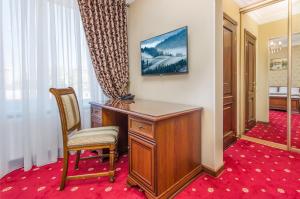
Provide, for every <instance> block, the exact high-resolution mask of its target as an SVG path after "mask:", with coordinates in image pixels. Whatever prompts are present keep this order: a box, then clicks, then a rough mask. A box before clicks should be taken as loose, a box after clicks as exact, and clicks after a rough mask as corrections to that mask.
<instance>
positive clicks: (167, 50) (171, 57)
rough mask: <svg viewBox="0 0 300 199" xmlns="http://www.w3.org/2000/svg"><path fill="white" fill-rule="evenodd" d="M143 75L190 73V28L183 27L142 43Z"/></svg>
mask: <svg viewBox="0 0 300 199" xmlns="http://www.w3.org/2000/svg"><path fill="white" fill-rule="evenodd" d="M141 68H142V75H162V74H178V73H187V72H188V28H187V27H183V28H179V29H177V30H174V31H171V32H168V33H165V34H163V35H159V36H156V37H153V38H151V39H147V40H145V41H142V42H141Z"/></svg>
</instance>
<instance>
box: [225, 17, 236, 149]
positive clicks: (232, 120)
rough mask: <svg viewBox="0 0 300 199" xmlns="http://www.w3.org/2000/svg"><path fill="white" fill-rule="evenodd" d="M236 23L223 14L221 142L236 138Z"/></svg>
mask: <svg viewBox="0 0 300 199" xmlns="http://www.w3.org/2000/svg"><path fill="white" fill-rule="evenodd" d="M236 30H237V23H236V22H235V21H234V20H232V19H231V18H230V17H229V16H227V15H226V14H224V21H223V142H224V148H227V147H228V146H229V145H231V144H232V143H233V142H234V141H235V140H236V75H237V73H236V66H237V65H236V63H237V41H236Z"/></svg>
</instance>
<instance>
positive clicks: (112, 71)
mask: <svg viewBox="0 0 300 199" xmlns="http://www.w3.org/2000/svg"><path fill="white" fill-rule="evenodd" d="M78 4H79V8H80V13H81V18H82V22H83V26H84V30H85V34H86V38H87V43H88V46H89V50H90V54H91V57H92V61H93V65H94V69H95V73H96V76H97V79H98V82H99V83H100V85H101V88H102V89H103V91H104V93H105V94H106V95H107V96H109V97H112V98H118V97H120V96H124V95H125V94H127V85H128V81H129V68H128V42H127V11H126V3H125V0H78Z"/></svg>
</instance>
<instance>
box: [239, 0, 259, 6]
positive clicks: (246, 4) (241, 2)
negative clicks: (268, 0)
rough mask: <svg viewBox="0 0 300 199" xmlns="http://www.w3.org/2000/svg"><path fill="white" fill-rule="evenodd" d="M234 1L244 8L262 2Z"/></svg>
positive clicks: (256, 0) (251, 0)
mask: <svg viewBox="0 0 300 199" xmlns="http://www.w3.org/2000/svg"><path fill="white" fill-rule="evenodd" d="M234 1H235V2H236V3H237V4H238V5H239V6H240V7H241V8H242V7H245V6H249V5H251V4H254V3H257V2H260V1H262V0H234Z"/></svg>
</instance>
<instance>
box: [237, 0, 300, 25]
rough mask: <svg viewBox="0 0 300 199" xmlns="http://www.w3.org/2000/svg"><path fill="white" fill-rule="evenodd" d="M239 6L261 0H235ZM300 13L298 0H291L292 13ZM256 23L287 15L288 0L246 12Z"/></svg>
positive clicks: (299, 0) (274, 19)
mask: <svg viewBox="0 0 300 199" xmlns="http://www.w3.org/2000/svg"><path fill="white" fill-rule="evenodd" d="M235 1H236V2H237V4H238V5H239V6H240V7H245V6H248V5H251V4H253V3H257V2H260V1H261V0H235ZM299 13H300V0H293V15H295V14H299ZM247 15H249V16H250V17H251V18H252V19H253V20H254V21H256V22H257V23H258V24H265V23H269V22H272V21H277V20H280V19H285V18H287V17H288V1H287V0H285V1H282V2H279V3H276V4H273V5H270V6H267V7H264V8H261V9H258V10H255V11H252V12H249V13H247Z"/></svg>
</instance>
